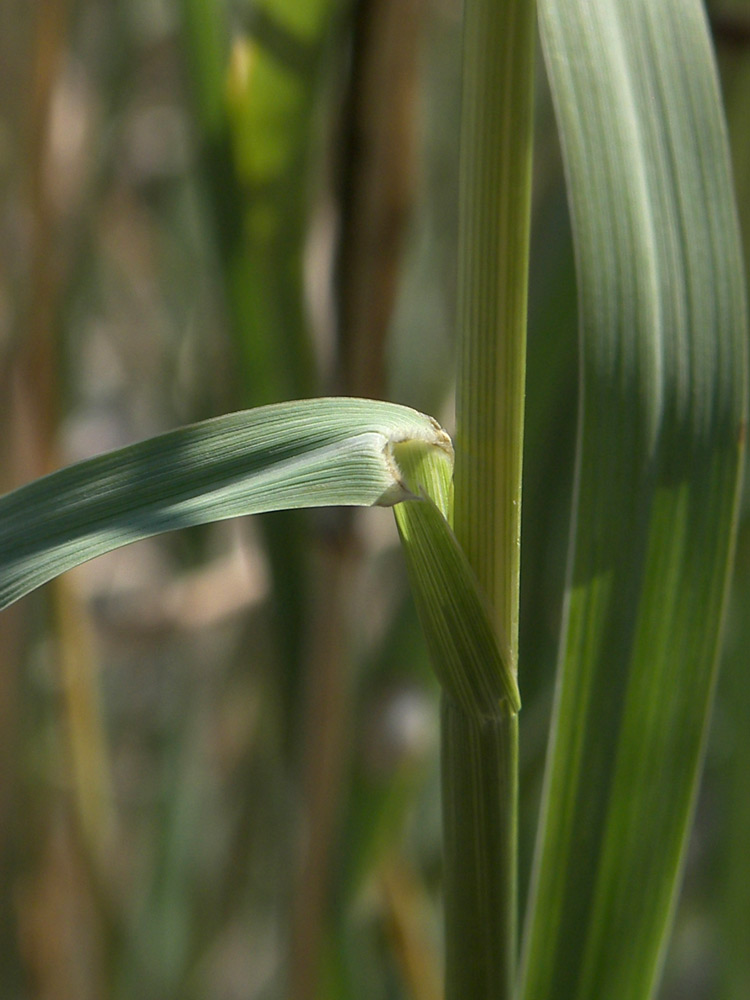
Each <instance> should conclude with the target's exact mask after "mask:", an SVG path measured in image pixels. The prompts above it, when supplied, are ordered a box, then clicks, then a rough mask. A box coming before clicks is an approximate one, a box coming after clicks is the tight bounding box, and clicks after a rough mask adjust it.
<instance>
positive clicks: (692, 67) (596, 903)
mask: <svg viewBox="0 0 750 1000" xmlns="http://www.w3.org/2000/svg"><path fill="white" fill-rule="evenodd" d="M539 7H540V18H541V31H542V41H543V47H544V50H545V57H546V62H547V67H548V72H549V76H550V82H551V86H552V92H553V97H554V101H555V106H556V113H557V117H558V123H559V128H560V133H561V138H562V144H563V151H564V157H565V163H566V170H567V175H568V181H569V196H570V204H571V212H572V219H573V226H574V235H575V243H576V253H577V265H578V282H579V310H580V322H581V364H582V402H581V414H580V425H579V456H578V474H577V490H576V501H575V510H574V522H575V523H574V530H573V536H572V545H571V562H570V566H569V581H568V593H567V601H568V616H567V631H566V636H565V641H564V650H563V654H562V660H561V672H560V678H559V684H558V692H557V701H556V710H555V720H554V730H553V736H552V741H551V746H550V753H549V759H548V768H547V780H546V787H545V792H544V797H543V805H542V813H541V823H540V835H539V841H538V845H537V847H538V850H537V861H536V870H535V876H534V880H533V884H532V891H531V901H530V906H529V910H528V921H527V929H526V930H527V933H526V941H525V960H524V972H523V986H522V996H523V997H525V998H526V1000H540V998H543V997H548V996H553V995H554V996H555V997H556V998H562V1000H565V998H573V997H575V998H577V1000H583V998H594V997H597V998H599V997H604V996H606V997H608V998H610V1000H612V998H628V1000H643V998H646V997H649V996H651V994H652V992H653V990H654V987H655V984H656V982H657V980H658V975H659V971H660V965H661V960H662V956H663V950H664V944H665V941H666V935H667V932H668V929H669V924H670V917H671V913H672V910H673V907H674V902H675V896H676V890H677V887H678V883H679V872H680V866H681V861H682V858H683V855H684V847H685V841H686V837H687V832H688V829H689V823H690V818H691V814H692V810H693V805H694V799H695V789H696V785H697V778H698V774H699V767H700V762H701V756H702V751H703V745H704V738H705V731H706V724H707V719H708V712H709V707H710V700H711V693H712V689H713V682H714V673H715V663H716V653H717V646H718V639H719V632H720V626H721V619H722V613H723V606H724V597H725V590H726V580H727V571H728V566H729V562H730V559H731V552H732V546H733V536H734V519H735V513H736V500H737V486H738V476H739V459H740V450H741V439H742V437H743V426H744V407H745V356H744V342H745V300H744V289H743V279H742V266H741V255H740V249H739V242H738V236H737V226H736V220H735V211H734V206H733V202H732V185H731V179H730V175H729V166H728V153H727V148H726V139H725V132H724V125H723V120H722V113H721V105H720V98H719V93H718V87H717V84H716V76H715V71H714V66H713V60H712V55H711V51H710V47H709V42H708V34H707V31H706V25H705V22H704V16H703V12H702V9H701V5H700V4H699V3H698V2H697V0H599V2H597V3H590V2H588V0H540V3H539Z"/></svg>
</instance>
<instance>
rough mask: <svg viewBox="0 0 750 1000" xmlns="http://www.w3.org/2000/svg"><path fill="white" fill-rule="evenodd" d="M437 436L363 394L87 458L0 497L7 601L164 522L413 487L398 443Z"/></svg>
mask: <svg viewBox="0 0 750 1000" xmlns="http://www.w3.org/2000/svg"><path fill="white" fill-rule="evenodd" d="M412 439H417V440H420V441H423V442H426V443H428V444H430V443H432V444H436V445H441V444H442V443H443V442H444V441H445V440H446V439H447V435H446V434H445V432H444V431H442V430H441V429H440V428H439V426H438V425H437V424H436V422H435V421H434V420H432V418H430V417H426V416H425V415H424V414H421V413H417V412H416V411H415V410H411V409H409V408H408V407H405V406H397V405H395V404H392V403H383V402H376V401H370V400H359V399H314V400H301V401H295V402H290V403H279V404H273V405H270V406H264V407H260V408H258V409H255V410H246V411H243V412H240V413H233V414H228V415H226V416H223V417H217V418H215V419H213V420H207V421H204V422H203V423H199V424H194V425H192V426H190V427H183V428H180V429H179V430H175V431H171V432H169V433H167V434H162V435H160V436H158V437H155V438H151V439H149V440H147V441H141V442H140V443H138V444H134V445H131V446H129V447H127V448H122V449H120V450H118V451H114V452H110V453H109V454H106V455H101V456H99V457H97V458H93V459H90V460H88V461H86V462H81V463H79V464H77V465H73V466H70V467H69V468H66V469H62V470H60V471H59V472H54V473H52V474H51V475H49V476H45V477H44V478H42V479H38V480H35V481H34V482H32V483H29V484H28V485H27V486H23V487H21V488H20V489H18V490H15V491H14V492H12V493H9V494H6V495H5V496H3V497H0V608H2V607H5V606H7V605H8V604H10V603H11V602H12V601H15V600H17V599H18V598H19V597H22V596H23V595H24V594H27V593H28V592H29V591H31V590H33V589H34V588H35V587H38V586H40V585H41V584H43V583H46V582H47V581H48V580H51V579H52V578H53V577H55V576H57V575H58V574H60V573H62V572H63V571H64V570H67V569H71V568H72V567H73V566H77V565H79V564H80V563H82V562H85V561H86V560H87V559H91V558H93V557H94V556H97V555H101V554H102V553H104V552H108V551H110V550H112V549H115V548H118V547H119V546H121V545H126V544H127V543H129V542H134V541H136V540H138V539H140V538H146V537H148V536H150V535H155V534H158V533H160V532H163V531H171V530H174V529H176V528H184V527H189V526H191V525H196V524H205V523H207V522H209V521H216V520H220V519H223V518H228V517H236V516H238V515H241V514H257V513H261V512H263V511H271V510H282V509H289V508H296V507H322V506H331V505H358V506H370V505H372V504H392V503H396V502H398V501H399V500H403V499H406V498H408V497H409V496H410V493H409V491H408V490H407V489H406V488H405V487H404V486H403V484H402V482H401V480H400V476H399V470H398V467H397V466H396V464H395V462H394V461H393V458H392V451H391V449H392V446H393V444H394V443H395V442H402V441H406V440H412Z"/></svg>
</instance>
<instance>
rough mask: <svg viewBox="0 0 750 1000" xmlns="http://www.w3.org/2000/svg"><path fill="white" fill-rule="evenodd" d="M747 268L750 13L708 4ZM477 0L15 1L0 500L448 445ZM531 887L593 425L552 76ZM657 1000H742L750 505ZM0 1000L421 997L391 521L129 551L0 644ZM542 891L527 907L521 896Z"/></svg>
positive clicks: (343, 521) (67, 589) (527, 668)
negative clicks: (152, 441)
mask: <svg viewBox="0 0 750 1000" xmlns="http://www.w3.org/2000/svg"><path fill="white" fill-rule="evenodd" d="M709 12H710V16H711V18H712V28H713V32H714V38H715V41H716V45H717V51H718V57H719V65H720V70H721V73H722V80H723V85H724V93H725V99H726V107H727V114H728V119H729V125H730V132H731V139H732V146H733V155H734V164H735V171H736V186H737V192H738V199H739V205H740V213H741V217H742V223H743V229H744V233H745V240H746V245H747V243H748V239H750V115H748V108H750V3H748V2H747V0H735V2H732V3H730V0H721V2H716V3H714V4H712V5H711V6H710V8H709ZM460 17H461V10H460V4H459V3H458V0H255V2H251V0H77V2H73V0H44V2H41V0H38V2H36V3H33V2H32V3H29V2H28V0H4V2H3V4H2V5H1V6H0V177H2V187H1V188H0V254H1V258H0V259H1V260H2V266H1V268H0V400H1V401H2V409H1V410H0V414H1V417H2V434H0V487H1V488H2V489H3V490H7V489H10V488H12V487H13V486H16V485H19V484H20V483H22V482H24V481H26V480H28V479H30V478H32V477H34V476H37V475H40V474H42V473H44V472H45V471H47V470H49V469H51V468H54V467H57V466H58V465H60V464H63V463H67V462H69V461H72V460H76V459H79V458H82V457H85V456H88V455H90V454H93V453H96V452H98V451H102V450H105V449H108V448H111V447H114V446H117V445H120V444H124V443H127V442H128V441H131V440H134V439H137V438H141V437H144V436H147V435H150V434H154V433H157V432H159V431H160V430H163V429H167V428H170V427H173V426H176V425H178V424H181V423H185V422H189V421H193V420H197V419H201V418H203V417H207V416H211V415H214V414H218V413H221V412H225V411H227V410H231V409H238V408H242V407H245V406H252V405H258V404H261V403H265V402H271V401H274V400H278V399H284V398H293V397H299V396H307V395H325V394H333V393H336V394H339V393H343V394H350V395H365V396H376V397H382V398H388V399H393V400H396V401H398V402H403V403H407V404H409V405H412V406H415V407H417V408H419V409H423V410H425V411H427V412H430V413H434V414H435V415H437V416H438V417H440V418H441V419H442V420H443V421H444V423H445V424H446V426H448V427H450V425H451V411H452V391H453V385H452V377H453V360H452V359H453V345H452V327H453V316H454V306H455V303H454V285H455V245H456V222H457V220H456V202H457V149H458V141H457V139H458V109H459V103H460V94H459V80H460V67H459V42H460ZM538 77H539V80H538V91H537V93H538V98H537V104H538V115H537V122H538V125H537V143H536V147H537V148H536V159H535V168H534V169H535V188H534V209H533V252H532V261H531V269H532V273H531V293H530V329H529V358H528V385H527V406H528V411H527V439H526V457H525V498H524V527H523V550H522V551H523V568H522V588H523V589H522V605H521V610H522V621H521V657H520V661H521V677H520V680H521V688H522V694H523V698H524V709H523V715H522V725H521V734H522V736H521V739H522V761H521V788H522V801H521V807H522V812H521V838H520V842H521V853H522V858H521V862H522V878H521V885H522V887H523V886H524V885H525V883H526V880H527V877H528V867H529V862H530V853H531V844H532V841H533V830H534V824H535V821H536V815H535V810H536V802H537V799H538V794H539V786H540V781H541V773H542V766H543V761H544V752H545V746H546V734H547V727H548V718H549V706H550V700H551V691H552V684H553V677H554V666H555V658H556V649H557V637H558V629H559V617H560V603H561V592H562V579H563V569H564V560H565V553H566V546H567V519H568V509H569V494H570V485H571V479H572V462H573V437H574V426H575V412H576V386H577V374H576V303H575V283H574V271H573V258H572V249H571V243H570V233H569V227H568V220H567V210H566V205H565V191H564V185H563V180H562V176H561V169H560V159H559V151H558V147H557V139H556V135H555V129H554V122H553V118H552V112H551V108H550V104H549V100H548V96H547V93H546V89H545V84H544V80H543V73H542V71H541V65H540V67H539V72H538ZM745 508H746V516H745V518H744V520H743V523H742V525H741V531H740V541H739V557H738V565H737V571H736V583H735V589H734V599H733V603H732V608H731V611H730V616H729V622H728V630H727V631H728V636H727V638H728V642H727V650H726V655H725V661H726V662H725V663H724V669H723V672H722V675H721V680H720V684H719V691H718V697H717V702H716V707H715V719H714V725H713V728H712V734H711V742H710V746H709V754H708V763H707V770H706V776H705V780H704V784H703V791H702V796H701V802H700V809H699V814H698V820H697V824H696V828H695V831H694V835H693V839H692V846H691V850H690V853H689V858H688V864H687V871H686V883H685V889H684V891H683V894H682V898H681V903H680V908H679V912H678V914H677V922H676V929H675V935H674V940H673V943H672V947H671V951H670V954H669V956H668V962H667V975H666V979H665V984H664V987H663V990H662V995H663V996H664V997H665V998H686V1000H701V998H705V1000H708V998H726V1000H745V998H746V997H748V996H750V951H748V948H747V942H748V940H750V906H749V905H748V900H749V899H750V795H749V794H748V788H749V787H750V785H749V781H750V741H748V739H747V719H748V717H750V674H748V670H747V666H748V651H749V650H750V626H749V625H748V621H749V620H750V616H749V615H748V610H747V609H748V607H750V517H748V514H750V497H749V499H748V502H747V503H746V505H745ZM0 668H1V669H0V997H2V998H3V1000H5V998H8V1000H16V998H18V1000H31V998H34V1000H37V998H39V1000H63V998H77V1000H87V998H91V1000H97V998H110V997H111V998H123V1000H124V998H131V997H135V996H137V997H139V998H140V1000H169V998H173V997H174V998H177V997H180V998H191V997H193V998H211V1000H213V998H216V1000H235V998H236V1000H251V998H273V997H292V998H295V1000H297V998H299V1000H302V998H311V1000H312V998H326V1000H328V998H342V1000H343V998H355V997H356V998H363V1000H370V998H372V1000H376V998H377V1000H381V998H383V1000H384V998H402V997H403V998H406V997H410V998H416V1000H433V998H437V997H439V996H440V979H441V955H440V933H439V928H440V907H439V893H440V842H439V841H440V832H439V803H438V791H439V784H438V772H437V767H438V762H437V722H436V704H437V692H436V686H435V684H434V682H433V680H432V678H431V675H430V672H429V669H428V664H427V660H426V653H425V650H424V647H423V644H422V641H421V636H420V633H419V629H418V625H417V622H416V618H415V613H414V609H413V606H412V604H411V599H410V597H409V595H408V591H407V588H406V582H405V575H404V570H403V566H402V561H401V556H400V552H399V551H398V548H397V544H396V533H395V529H394V526H393V524H392V518H391V515H390V514H389V513H388V512H387V511H382V510H380V511H378V510H372V511H366V512H364V513H360V512H357V513H355V512H352V511H339V512H330V511H328V512H319V511H313V512H307V513H306V514H303V513H298V512H294V513H292V514H283V515H281V514H279V515H272V516H268V515H266V516H263V517H258V518H255V519H254V520H252V521H249V520H247V519H245V520H244V521H241V522H230V523H222V524H219V525H216V526H212V527H211V528H207V529H202V530H198V529H196V530H193V531H191V532H185V533H182V534H179V535H174V536H167V537H166V538H162V539H155V540H151V541H148V542H142V543H138V544H137V545H134V546H131V547H129V548H126V549H124V550H121V551H119V552H116V553H113V554H112V555H110V556H108V557H106V558H102V559H100V560H97V561H95V562H93V563H91V564H89V565H88V566H85V567H82V568H81V569H80V570H78V571H76V572H75V573H72V574H68V575H67V576H66V577H64V578H62V579H61V580H60V581H58V582H57V583H55V584H54V585H51V586H50V587H48V588H46V590H45V591H44V592H42V593H40V594H36V595H32V597H30V598H27V599H26V600H24V601H23V602H21V603H20V604H19V605H17V606H15V607H13V608H11V609H10V610H8V611H6V612H4V613H3V615H2V616H1V617H0ZM522 896H523V893H522Z"/></svg>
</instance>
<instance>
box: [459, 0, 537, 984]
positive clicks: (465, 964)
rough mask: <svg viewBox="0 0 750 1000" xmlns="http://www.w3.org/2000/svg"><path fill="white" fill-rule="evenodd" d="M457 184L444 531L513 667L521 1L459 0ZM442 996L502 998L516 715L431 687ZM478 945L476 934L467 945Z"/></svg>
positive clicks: (522, 351)
mask: <svg viewBox="0 0 750 1000" xmlns="http://www.w3.org/2000/svg"><path fill="white" fill-rule="evenodd" d="M463 60H464V68H463V106H462V126H461V167H460V187H459V274H458V331H459V345H460V346H459V370H458V387H457V399H456V467H455V524H454V527H455V532H456V536H457V538H458V541H459V542H460V544H461V546H462V547H463V549H464V551H465V552H466V554H467V556H468V559H469V563H470V564H471V566H472V568H473V570H474V572H475V573H476V575H477V578H478V580H479V583H480V586H481V588H482V589H483V591H484V593H485V595H486V597H487V599H488V602H489V605H490V608H491V612H492V616H493V624H494V625H495V628H496V630H497V633H498V635H499V636H500V637H501V641H502V643H503V645H507V648H509V651H510V667H511V669H512V671H513V673H514V674H515V673H516V670H517V660H518V597H519V570H520V524H521V468H522V451H523V398H524V376H525V358H526V305H527V281H528V252H529V222H530V220H529V216H530V197H531V151H532V137H533V130H532V115H533V63H534V3H533V0H467V3H466V8H465V24H464V47H463ZM442 742H443V748H442V760H443V809H444V826H445V870H446V892H445V909H446V936H447V940H448V944H447V947H446V998H447V1000H453V998H457V997H459V996H460V997H462V998H464V1000H466V998H488V1000H489V998H492V1000H501V998H503V997H510V996H512V994H513V986H514V979H515V966H516V936H517V931H516V925H517V915H516V908H517V899H516V897H517V887H516V881H517V877H516V867H517V861H516V854H517V850H516V849H517V837H516V829H517V800H518V768H517V759H518V722H517V716H516V715H515V714H513V713H510V712H506V711H505V710H504V708H502V707H498V713H497V716H496V717H494V718H492V719H484V720H480V719H479V718H475V717H468V716H467V715H466V714H465V713H464V711H463V709H461V708H460V707H459V706H457V705H456V704H455V703H452V702H451V701H450V695H447V694H446V695H445V696H444V706H443V729H442ZM478 942H484V944H483V945H482V946H481V947H477V944H478Z"/></svg>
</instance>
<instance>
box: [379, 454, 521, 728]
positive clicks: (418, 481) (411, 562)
mask: <svg viewBox="0 0 750 1000" xmlns="http://www.w3.org/2000/svg"><path fill="white" fill-rule="evenodd" d="M393 453H394V458H395V459H396V462H397V464H398V466H399V468H400V469H401V471H402V473H403V475H404V481H405V482H406V484H407V486H408V487H409V489H410V490H411V492H413V493H414V494H415V495H417V496H419V497H420V499H419V500H417V501H416V502H414V503H409V504H400V505H399V506H398V507H396V508H395V510H394V514H395V516H396V523H397V525H398V529H399V533H400V535H401V540H402V542H403V545H404V553H405V557H406V563H407V566H408V569H409V576H410V579H411V584H412V590H413V592H414V599H415V602H416V605H417V610H418V612H419V617H420V619H421V621H422V627H423V629H424V633H425V638H426V641H427V645H428V648H429V650H430V656H431V659H432V663H433V666H434V669H435V672H436V674H437V676H438V679H439V680H440V683H441V684H442V686H443V689H444V691H445V692H446V694H448V695H449V696H450V697H451V698H452V699H453V701H454V702H455V703H456V704H457V705H458V706H460V707H461V708H462V710H463V711H464V712H466V713H468V714H469V715H470V716H471V717H472V718H473V719H488V718H496V717H497V716H498V715H499V714H500V713H501V710H502V708H503V706H507V707H508V708H509V710H510V711H511V712H512V713H515V712H518V710H519V709H520V707H521V701H520V698H519V694H518V686H517V684H516V678H515V675H514V674H513V672H512V669H511V665H510V664H511V659H510V650H509V649H508V646H507V643H505V644H503V643H501V641H500V640H498V638H497V637H496V632H495V629H494V628H493V625H492V617H491V611H490V609H489V606H488V604H487V601H486V598H485V597H484V595H483V594H482V592H481V589H480V587H479V584H478V582H477V579H476V576H475V574H474V571H473V570H472V568H471V566H470V565H469V562H468V560H467V558H466V555H465V553H464V551H463V549H461V547H460V546H459V544H458V542H457V541H456V536H455V535H454V534H453V531H452V529H451V527H450V524H449V523H448V520H447V519H446V518H447V517H449V516H450V509H451V505H452V483H451V473H452V468H453V461H452V453H451V454H449V453H448V452H447V451H446V450H443V449H438V448H431V447H429V446H425V445H424V444H423V443H422V442H419V441H410V442H406V443H402V444H397V445H395V446H394V449H393Z"/></svg>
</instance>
